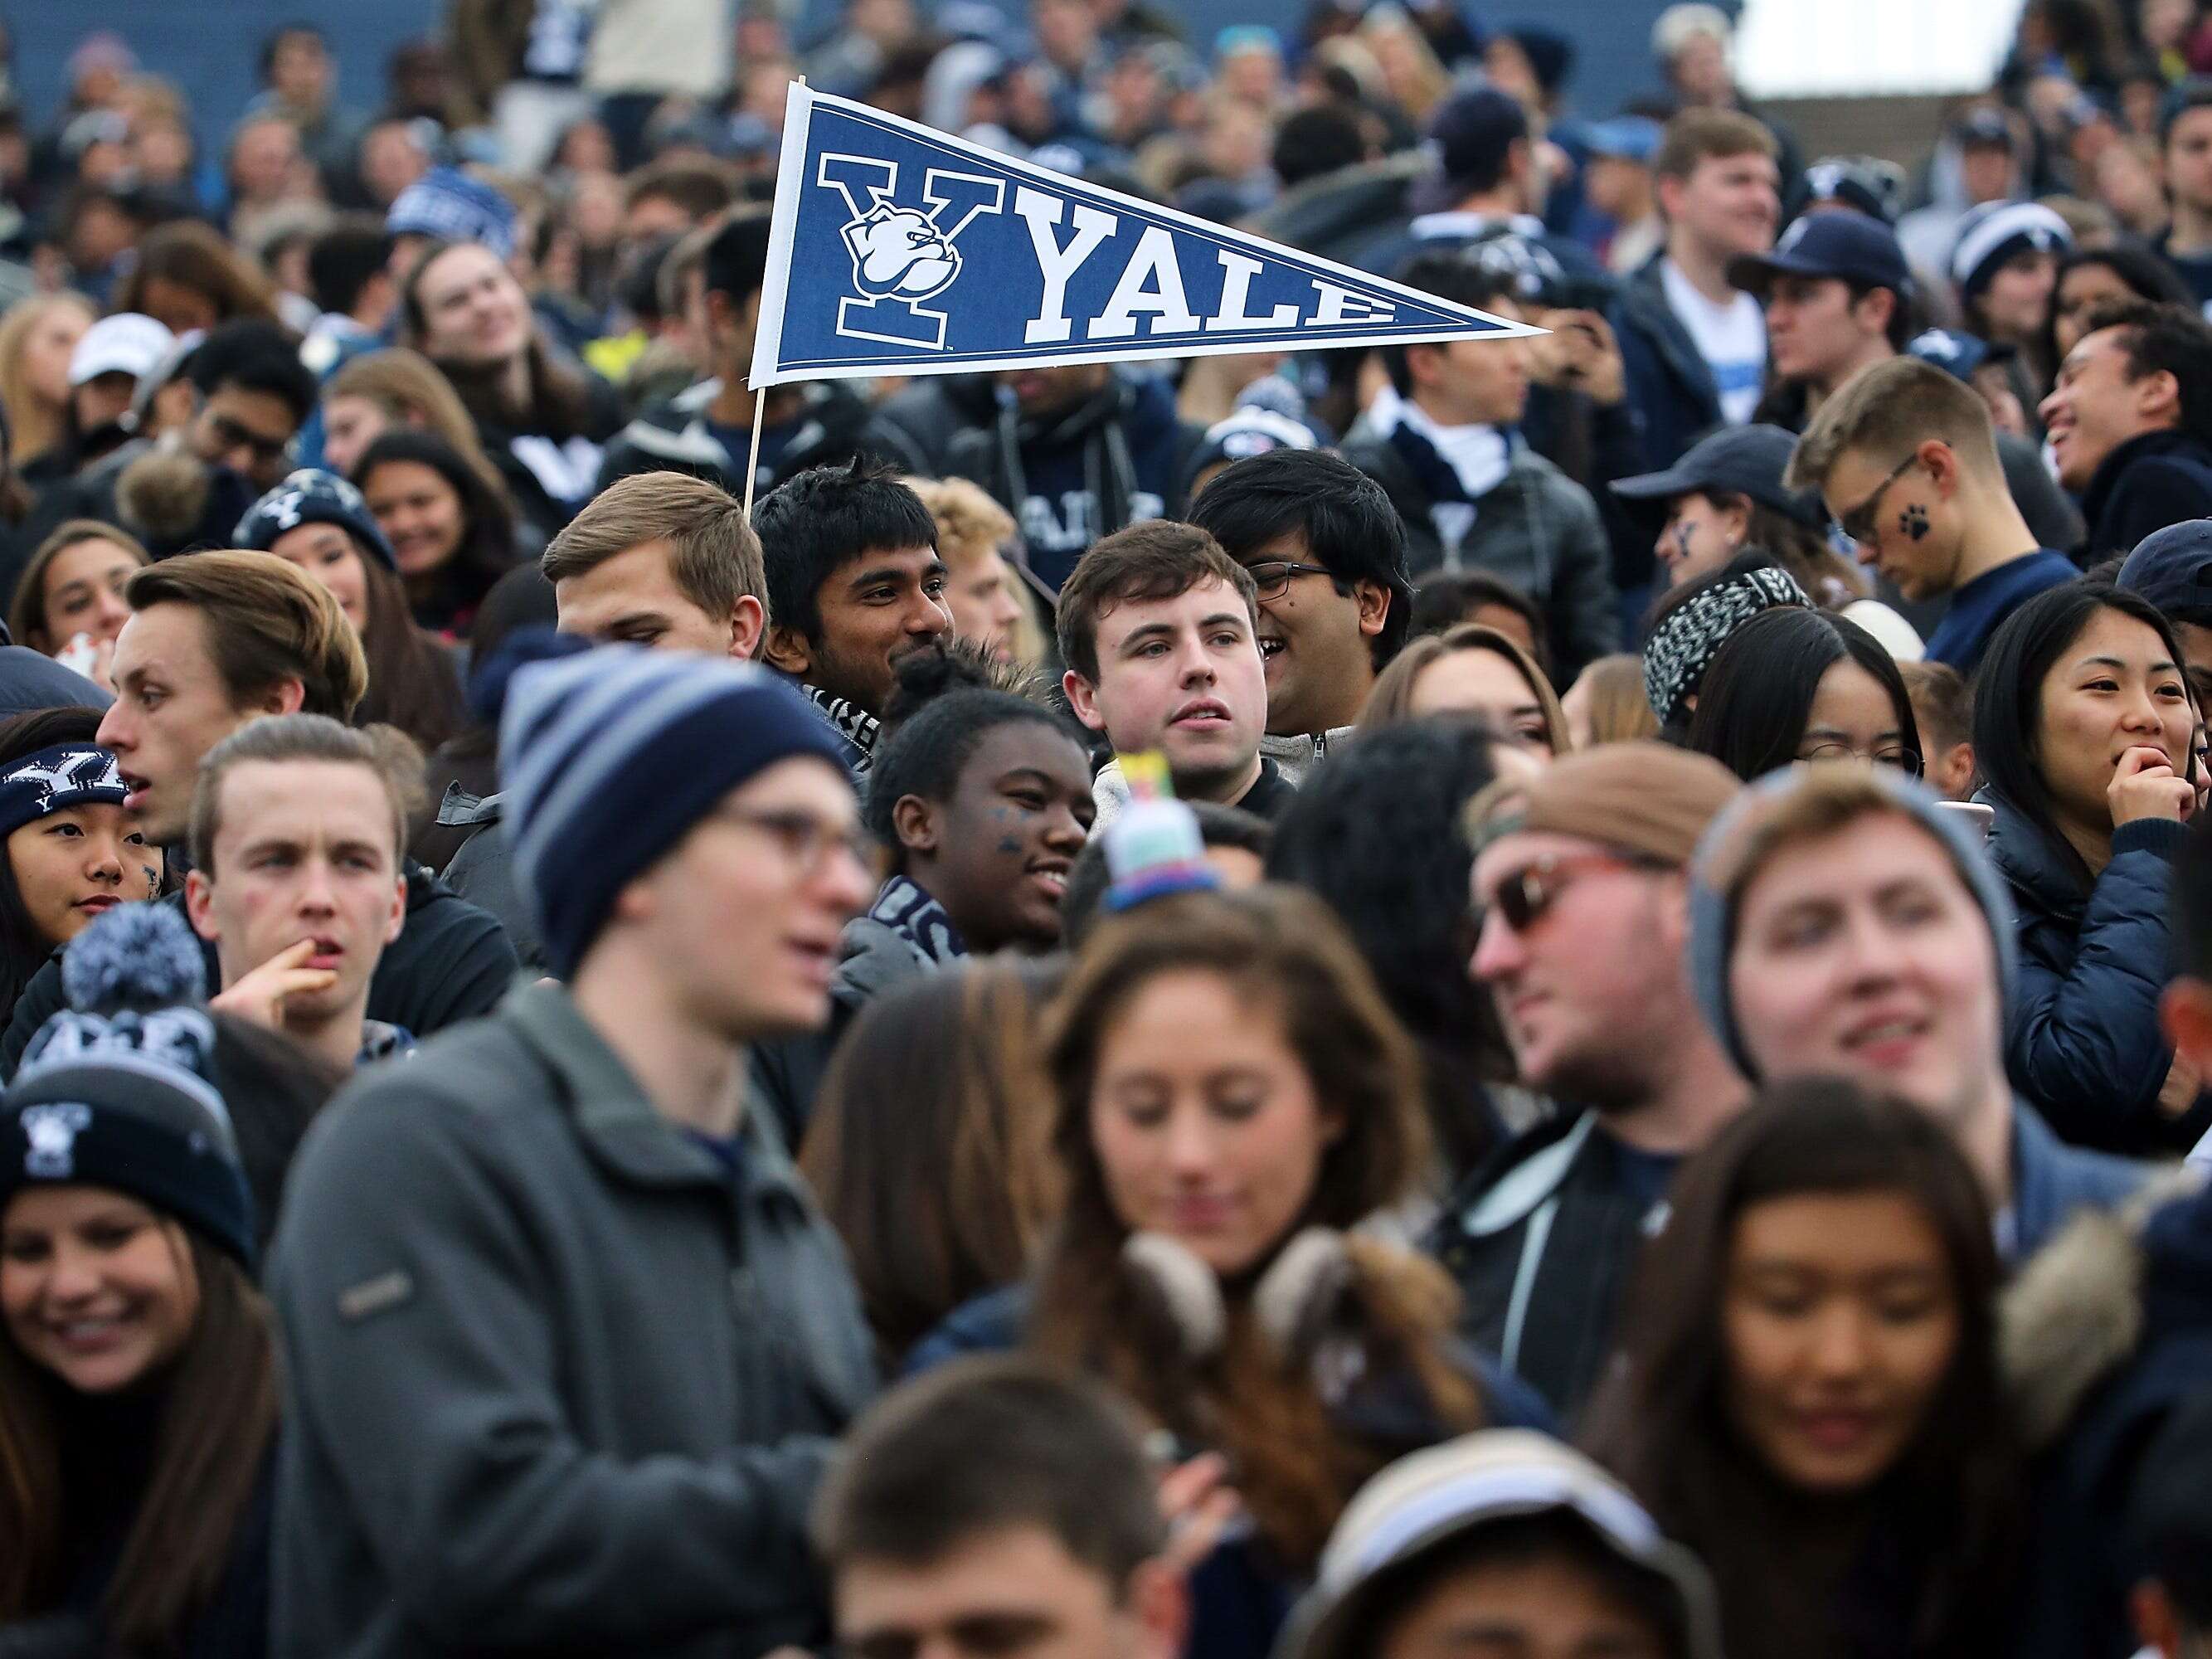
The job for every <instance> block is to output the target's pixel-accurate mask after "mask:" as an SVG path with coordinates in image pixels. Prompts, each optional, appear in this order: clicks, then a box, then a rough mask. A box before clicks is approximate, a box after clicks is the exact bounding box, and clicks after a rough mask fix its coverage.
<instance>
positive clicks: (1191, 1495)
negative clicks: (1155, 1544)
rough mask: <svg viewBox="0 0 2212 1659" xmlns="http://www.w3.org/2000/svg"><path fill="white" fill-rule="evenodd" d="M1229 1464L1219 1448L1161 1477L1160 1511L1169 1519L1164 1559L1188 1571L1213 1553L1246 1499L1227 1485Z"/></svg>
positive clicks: (1183, 1571)
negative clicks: (1219, 1451) (1218, 1450)
mask: <svg viewBox="0 0 2212 1659" xmlns="http://www.w3.org/2000/svg"><path fill="white" fill-rule="evenodd" d="M1228 1480H1229V1464H1228V1461H1227V1460H1226V1459H1225V1458H1224V1457H1223V1456H1222V1455H1220V1454H1219V1453H1218V1452H1205V1453H1202V1454H1200V1455H1199V1456H1196V1457H1194V1458H1192V1459H1191V1460H1190V1461H1189V1462H1185V1463H1178V1464H1177V1465H1176V1467H1175V1468H1171V1469H1170V1470H1169V1471H1168V1472H1167V1473H1166V1474H1164V1475H1162V1476H1161V1477H1160V1514H1161V1516H1163V1517H1164V1519H1165V1520H1166V1522H1167V1523H1168V1547H1167V1549H1166V1551H1165V1552H1164V1557H1163V1559H1164V1560H1165V1561H1166V1563H1167V1565H1169V1566H1170V1568H1171V1569H1173V1570H1174V1571H1176V1572H1177V1573H1182V1574H1188V1573H1189V1572H1190V1571H1192V1570H1193V1569H1194V1568H1195V1567H1196V1566H1197V1565H1198V1564H1199V1563H1200V1562H1201V1561H1203V1560H1205V1559H1206V1557H1207V1556H1209V1555H1211V1554H1212V1553H1213V1549H1214V1546H1216V1545H1217V1544H1218V1543H1220V1541H1221V1537H1222V1534H1223V1533H1224V1532H1225V1531H1226V1530H1227V1529H1228V1527H1229V1523H1230V1522H1232V1521H1234V1520H1235V1519H1236V1518H1237V1515H1238V1513H1239V1512H1240V1511H1241V1510H1243V1507H1244V1500H1243V1498H1239V1497H1238V1496H1237V1493H1236V1492H1234V1491H1232V1490H1231V1488H1230V1486H1228V1484H1227V1482H1228Z"/></svg>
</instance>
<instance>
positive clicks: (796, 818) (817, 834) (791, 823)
mask: <svg viewBox="0 0 2212 1659" xmlns="http://www.w3.org/2000/svg"><path fill="white" fill-rule="evenodd" d="M721 816H722V817H726V818H728V819H730V820H731V821H732V823H742V824H744V825H746V826H747V827H749V828H750V829H757V830H759V831H761V832H762V833H763V835H765V836H768V837H769V840H771V841H773V842H775V844H776V845H777V847H779V848H781V849H782V852H783V854H784V856H785V857H786V858H787V859H789V860H791V862H792V864H793V866H795V867H796V868H797V869H798V871H799V873H800V874H801V875H805V876H811V875H815V874H817V873H819V872H820V871H821V868H822V866H823V861H824V860H827V859H828V858H829V854H831V853H832V852H833V851H835V850H836V849H838V848H842V849H843V850H844V851H845V852H846V853H847V854H848V855H850V857H851V858H852V860H853V861H854V863H855V864H857V865H859V866H860V867H861V868H862V869H863V870H866V872H868V873H869V874H870V875H871V876H873V875H875V874H877V873H878V872H879V869H880V866H881V865H882V862H883V848H882V846H881V845H880V844H879V843H878V842H877V840H876V838H875V837H874V836H872V835H870V834H869V833H868V831H867V830H866V828H864V827H863V826H862V825H860V824H858V823H852V824H833V823H823V821H822V820H821V819H820V818H818V817H815V816H814V814H813V813H811V812H802V811H796V810H789V811H772V810H769V809H766V808H757V807H744V806H732V807H726V808H725V809H724V810H723V811H722V813H721Z"/></svg>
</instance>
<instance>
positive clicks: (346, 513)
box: [230, 466, 399, 570]
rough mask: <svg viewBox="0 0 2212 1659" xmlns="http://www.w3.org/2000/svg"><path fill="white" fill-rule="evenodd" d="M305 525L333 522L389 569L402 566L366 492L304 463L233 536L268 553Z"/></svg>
mask: <svg viewBox="0 0 2212 1659" xmlns="http://www.w3.org/2000/svg"><path fill="white" fill-rule="evenodd" d="M303 524H334V525H336V526H337V527H338V528H339V529H341V530H343V531H344V532H346V533H347V534H348V535H349V536H351V537H352V538H353V539H354V543H355V544H356V546H358V547H359V548H360V549H361V550H362V552H363V553H365V554H367V555H368V556H369V557H371V558H373V559H374V560H375V561H376V562H378V563H380V564H381V565H382V566H383V567H384V568H386V570H397V569H398V568H399V562H398V560H397V559H395V558H393V557H392V544H391V543H390V542H388V541H386V540H385V539H384V527H383V526H381V525H380V524H378V523H377V521H376V515H375V514H374V513H371V512H370V511H369V510H368V502H367V501H364V500H363V499H362V493H361V491H359V490H358V489H355V488H354V487H353V486H352V485H351V484H349V483H347V482H346V481H345V480H344V479H343V478H341V477H338V475H337V473H335V472H325V471H322V469H321V468H319V467H313V466H303V467H301V469H300V470H299V471H297V472H294V473H291V474H289V475H288V476H287V477H286V478H285V480H284V482H283V483H280V484H278V485H277V486H276V489H272V490H270V492H269V493H268V494H267V495H264V496H263V497H262V498H261V499H260V500H259V501H256V502H254V504H253V505H252V507H248V508H246V516H245V517H244V518H242V519H240V520H239V521H238V528H237V529H235V530H234V531H232V532H230V533H231V539H232V540H233V541H234V542H235V543H236V544H238V545H239V546H240V547H243V548H246V549H247V550H249V551H252V552H255V553H266V552H267V551H268V550H270V548H271V547H273V546H275V545H276V538H278V537H280V536H282V535H283V534H284V532H287V531H289V530H297V529H298V528H299V527H300V526H301V525H303Z"/></svg>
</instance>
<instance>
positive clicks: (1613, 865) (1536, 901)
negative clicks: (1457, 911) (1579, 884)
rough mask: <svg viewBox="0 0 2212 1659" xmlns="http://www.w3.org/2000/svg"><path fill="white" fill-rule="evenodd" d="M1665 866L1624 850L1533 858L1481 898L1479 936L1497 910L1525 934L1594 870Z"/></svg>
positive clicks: (1474, 916)
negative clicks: (1486, 899)
mask: <svg viewBox="0 0 2212 1659" xmlns="http://www.w3.org/2000/svg"><path fill="white" fill-rule="evenodd" d="M1659 867H1661V866H1658V865H1657V864H1656V863H1654V862H1653V861H1651V860H1646V859H1636V858H1631V857H1629V856H1627V855H1626V854H1620V853H1583V854H1575V855H1572V856H1570V855H1568V854H1558V853H1547V854H1544V855H1543V856H1542V857H1541V858H1535V859H1531V860H1529V861H1528V863H1526V864H1524V865H1522V866H1521V867H1520V868H1519V869H1518V870H1516V871H1514V872H1512V873H1511V874H1510V875H1508V876H1507V877H1506V878H1504V880H1502V881H1500V882H1499V883H1498V889H1497V890H1496V891H1495V892H1493V893H1492V895H1491V896H1490V898H1489V900H1488V901H1487V902H1483V901H1480V900H1478V901H1477V902H1475V904H1474V906H1473V908H1472V911H1471V914H1470V917H1469V920H1470V921H1472V922H1473V924H1474V933H1475V936H1476V937H1477V938H1480V937H1481V934H1482V928H1483V924H1484V922H1485V921H1486V919H1487V918H1488V916H1489V915H1490V913H1491V912H1492V911H1493V910H1495V911H1496V912H1497V913H1498V915H1500V916H1502V917H1503V918H1504V921H1505V925H1506V926H1507V927H1510V928H1511V929H1512V930H1513V931H1514V932H1515V933H1527V932H1528V930H1529V929H1530V928H1531V927H1534V926H1535V925H1536V924H1537V923H1538V922H1539V921H1542V920H1543V916H1544V913H1545V912H1546V911H1547V910H1549V909H1550V908H1552V907H1553V905H1554V904H1556V903H1558V902H1559V896H1560V895H1561V894H1562V893H1564V892H1565V891H1566V890H1567V889H1568V888H1570V887H1571V886H1573V885H1574V884H1575V882H1576V880H1577V878H1579V877H1581V876H1583V875H1585V874H1587V873H1588V872H1590V871H1592V870H1656V869H1658V868H1659Z"/></svg>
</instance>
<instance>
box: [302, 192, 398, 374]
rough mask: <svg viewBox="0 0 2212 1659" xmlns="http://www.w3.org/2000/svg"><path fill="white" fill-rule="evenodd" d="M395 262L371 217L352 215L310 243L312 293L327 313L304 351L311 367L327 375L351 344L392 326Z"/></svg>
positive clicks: (395, 298)
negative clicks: (391, 266)
mask: <svg viewBox="0 0 2212 1659" xmlns="http://www.w3.org/2000/svg"><path fill="white" fill-rule="evenodd" d="M391 259H392V238H391V237H390V236H388V235H386V234H385V230H384V225H383V222H381V221H380V220H378V219H377V218H375V217H374V216H371V215H368V214H356V215H349V216H346V217H345V218H343V219H341V220H339V221H338V222H337V223H336V224H334V225H332V226H331V228H329V229H328V230H325V231H324V232H323V233H322V234H320V235H319V236H318V237H316V238H315V239H314V240H313V242H311V243H309V244H308V246H307V289H308V293H309V295H310V296H311V297H312V298H313V300H314V302H315V306H316V308H317V309H318V310H319V311H320V312H321V313H323V314H322V316H321V317H320V318H319V319H317V321H316V323H315V325H314V327H313V329H311V330H309V331H308V334H307V342H306V343H305V344H303V345H302V346H301V349H300V358H301V362H304V363H306V364H307V367H308V368H310V369H312V370H313V371H314V372H315V373H317V374H327V373H329V372H330V369H331V367H332V366H333V365H334V364H335V363H336V362H337V359H338V357H339V356H340V355H341V354H342V353H343V351H344V349H345V348H346V347H347V346H349V345H350V344H352V343H355V342H356V341H365V340H369V339H373V338H374V337H376V336H378V335H380V334H381V333H382V332H383V331H384V330H385V328H386V325H389V324H390V322H391V321H392V311H393V309H394V308H395V307H397V306H398V303H399V288H398V283H394V282H393V281H392V273H391V271H390V270H389V269H388V267H389V265H390V264H391Z"/></svg>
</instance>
